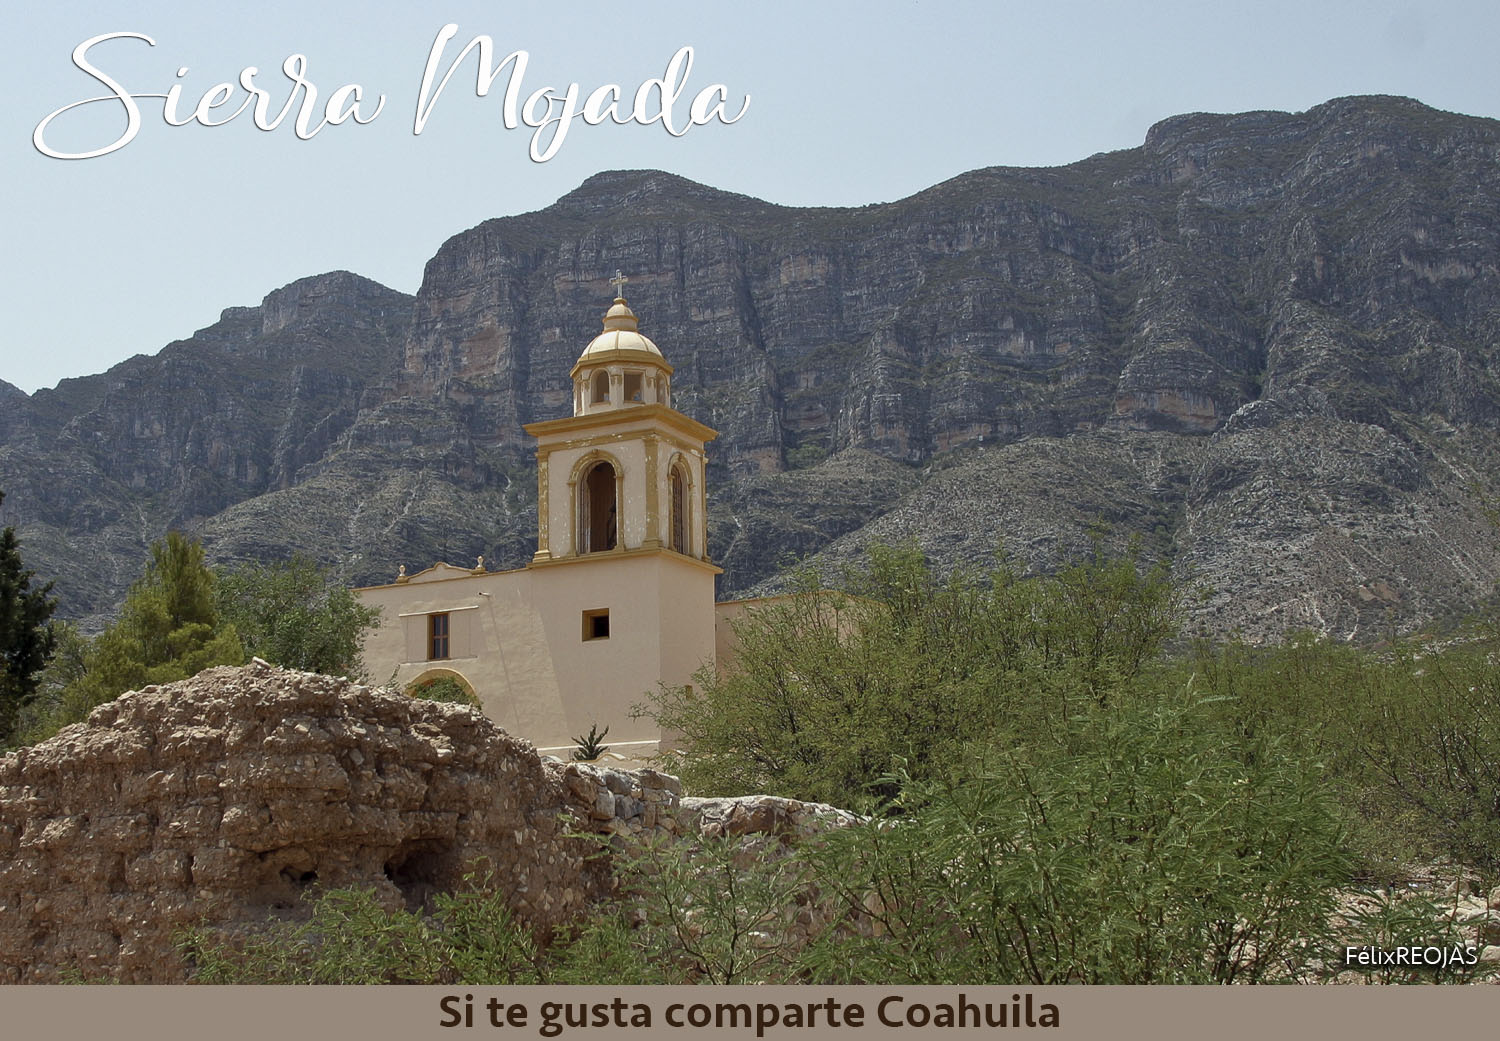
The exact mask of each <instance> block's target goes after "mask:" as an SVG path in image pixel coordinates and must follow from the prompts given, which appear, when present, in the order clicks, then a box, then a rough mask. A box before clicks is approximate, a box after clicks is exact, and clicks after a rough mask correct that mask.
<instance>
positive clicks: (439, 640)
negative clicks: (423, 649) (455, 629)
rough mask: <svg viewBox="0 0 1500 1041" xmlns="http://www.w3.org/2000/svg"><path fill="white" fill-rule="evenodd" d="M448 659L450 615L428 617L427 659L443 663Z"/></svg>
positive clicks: (445, 613)
mask: <svg viewBox="0 0 1500 1041" xmlns="http://www.w3.org/2000/svg"><path fill="white" fill-rule="evenodd" d="M447 657H448V614H447V612H443V613H442V614H430V615H428V616H427V658H428V660H429V661H442V660H444V659H446V658H447Z"/></svg>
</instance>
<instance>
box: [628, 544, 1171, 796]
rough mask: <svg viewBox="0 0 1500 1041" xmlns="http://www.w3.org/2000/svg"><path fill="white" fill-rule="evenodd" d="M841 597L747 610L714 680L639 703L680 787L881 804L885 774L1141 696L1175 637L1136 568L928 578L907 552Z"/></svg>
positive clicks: (1108, 563) (1167, 601)
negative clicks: (670, 744) (662, 739)
mask: <svg viewBox="0 0 1500 1041" xmlns="http://www.w3.org/2000/svg"><path fill="white" fill-rule="evenodd" d="M845 584H846V586H847V587H848V589H849V593H847V594H846V593H841V592H834V591H830V590H825V589H820V588H818V587H817V586H816V584H815V583H814V582H812V581H811V580H809V582H808V584H807V585H806V586H805V587H804V588H803V589H802V590H801V591H800V592H798V593H797V594H795V595H793V596H790V597H786V598H782V599H780V600H777V601H773V602H771V603H770V604H767V605H762V606H759V607H756V608H754V609H753V610H752V611H751V612H750V613H749V614H747V615H746V616H745V617H744V618H743V619H742V620H741V621H740V622H739V623H738V624H737V625H735V627H734V633H735V638H736V648H735V654H734V658H733V663H732V665H731V666H730V667H729V668H727V669H725V670H724V671H723V672H717V673H716V672H711V671H710V672H705V673H702V674H700V675H699V676H698V677H697V680H698V682H697V683H696V684H695V685H694V686H692V687H685V688H664V689H662V690H660V691H658V692H656V693H655V694H654V695H653V696H652V700H653V704H652V706H651V711H652V714H653V715H654V717H655V718H656V720H657V721H658V722H659V723H660V724H661V725H662V727H663V728H664V729H666V730H669V731H676V732H677V733H680V734H682V735H683V736H684V738H685V740H686V742H687V744H688V746H689V747H690V749H691V751H690V754H688V755H687V756H685V757H684V758H683V759H682V761H681V762H680V763H677V764H674V768H675V769H679V770H680V771H681V772H682V776H683V780H684V781H685V782H686V783H687V784H688V785H689V787H691V788H693V789H694V790H695V791H698V792H702V793H703V794H726V795H727V794H734V793H737V792H746V791H769V792H774V793H775V794H777V795H784V796H790V797H792V798H797V799H806V800H810V801H815V802H831V803H835V804H837V805H840V806H851V805H855V804H857V803H858V802H859V800H860V799H861V798H864V797H868V796H870V795H875V796H879V797H889V796H891V795H893V794H894V791H893V790H892V789H891V787H890V781H889V776H890V770H891V764H892V763H893V761H895V760H897V759H899V760H901V761H902V762H904V763H905V764H906V769H907V772H908V773H909V774H910V775H911V776H912V777H914V778H916V779H919V780H921V779H927V778H929V777H937V776H941V775H943V774H945V773H947V772H949V771H950V770H951V769H952V767H953V764H954V763H956V762H958V761H959V759H960V758H961V757H962V755H963V754H964V752H965V751H966V749H967V748H969V747H970V746H972V745H974V744H976V743H991V742H998V743H1000V744H1015V743H1017V742H1019V741H1023V740H1029V739H1032V738H1034V737H1035V736H1037V735H1038V734H1044V733H1046V732H1047V731H1048V730H1050V729H1051V728H1053V727H1055V726H1057V725H1058V724H1059V722H1060V721H1064V720H1066V719H1067V718H1069V716H1070V715H1071V714H1074V713H1077V712H1080V711H1083V710H1084V709H1085V708H1087V707H1088V706H1090V705H1095V704H1100V705H1102V704H1104V703H1106V702H1108V701H1109V700H1110V699H1111V698H1113V697H1116V696H1118V695H1120V694H1121V693H1122V692H1123V691H1125V690H1128V689H1129V688H1130V687H1131V686H1132V685H1136V684H1138V683H1139V682H1140V681H1141V678H1142V676H1143V674H1144V672H1145V670H1146V668H1147V666H1148V665H1149V664H1150V663H1151V662H1153V661H1155V660H1156V659H1157V658H1158V657H1159V655H1160V652H1161V649H1162V647H1163V645H1164V644H1165V643H1166V641H1167V640H1168V639H1169V638H1170V637H1171V635H1172V634H1173V633H1174V632H1175V625H1174V617H1175V609H1176V597H1175V594H1174V593H1173V591H1172V588H1171V586H1170V584H1169V583H1168V582H1167V579H1166V575H1165V573H1164V572H1163V571H1162V570H1161V569H1154V570H1148V571H1145V572H1144V573H1143V572H1142V571H1141V569H1140V568H1139V567H1138V566H1137V561H1136V560H1135V558H1134V556H1126V557H1122V558H1119V559H1108V558H1105V557H1103V556H1102V555H1100V554H1098V553H1097V552H1096V554H1095V555H1094V556H1093V557H1092V558H1091V559H1090V560H1089V561H1087V562H1085V563H1082V564H1078V565H1076V566H1073V567H1070V568H1068V569H1066V570H1064V571H1063V572H1061V573H1060V574H1059V575H1057V576H1056V577H1034V578H1023V577H1021V576H1019V575H1018V574H1017V573H1016V572H1015V571H1014V570H1013V569H1012V568H1011V567H1010V566H1009V564H1008V563H1007V562H1005V561H1004V560H1002V561H1001V562H1000V563H999V564H998V565H997V566H996V567H995V568H994V569H993V570H991V571H990V572H989V573H987V574H985V573H977V572H968V571H963V570H956V571H954V572H953V573H951V574H950V575H948V576H947V577H946V578H938V577H937V576H936V575H934V574H933V573H932V570H931V569H930V567H929V566H928V564H927V561H926V559H925V558H924V557H923V555H922V553H921V551H920V550H918V549H917V548H916V547H915V546H904V547H889V546H878V545H877V546H874V547H872V548H871V550H870V553H869V557H868V559H867V561H866V563H865V567H864V568H863V569H862V570H861V571H859V572H858V573H853V574H850V575H848V576H846V579H845ZM851 594H852V595H851Z"/></svg>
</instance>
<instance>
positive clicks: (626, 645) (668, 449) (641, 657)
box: [358, 277, 745, 757]
mask: <svg viewBox="0 0 1500 1041" xmlns="http://www.w3.org/2000/svg"><path fill="white" fill-rule="evenodd" d="M624 281H625V280H624V279H623V278H619V277H617V278H616V279H615V284H616V286H617V288H618V287H621V286H623V283H624ZM572 378H573V414H572V415H571V416H568V417H565V418H562V419H552V420H546V421H544V422H539V423H530V424H528V425H527V426H526V432H527V433H528V434H530V435H531V436H532V437H534V438H536V441H537V549H536V553H535V554H534V555H533V556H532V558H531V561H530V563H528V564H527V565H526V566H525V567H524V568H521V569H519V570H515V571H501V572H491V571H487V570H485V568H484V558H483V557H481V558H479V561H478V564H477V566H475V567H474V568H472V569H470V568H463V567H454V566H452V565H450V564H445V563H439V564H436V565H434V566H433V567H431V568H428V569H427V570H425V571H422V572H420V573H418V574H414V575H407V574H406V569H405V567H404V566H403V567H402V569H401V574H400V575H398V576H397V578H396V580H395V581H394V582H392V583H390V584H389V585H382V586H372V587H368V588H365V589H361V590H359V591H358V593H359V596H360V599H361V600H362V601H363V602H364V603H365V604H367V605H370V606H374V607H379V608H381V620H380V625H379V627H378V628H377V629H374V630H372V631H371V632H370V633H369V635H368V636H367V638H366V641H365V647H364V660H365V666H366V668H367V670H368V671H369V674H370V676H371V677H372V678H373V679H375V680H376V681H377V682H384V681H386V680H387V679H388V678H389V677H391V676H393V675H394V681H393V682H394V683H395V684H396V685H397V686H399V687H402V688H406V687H408V686H410V685H411V684H413V683H419V682H423V681H425V680H428V679H434V678H439V677H448V678H451V679H455V680H457V681H458V682H460V683H461V684H462V685H463V686H464V687H466V688H468V689H469V690H470V691H472V692H473V694H474V695H476V696H477V698H478V700H479V702H480V705H481V706H482V707H483V709H484V712H485V714H486V715H488V716H489V717H490V718H491V719H492V720H494V721H495V722H496V723H498V724H500V725H501V726H502V727H504V728H505V729H506V730H508V731H510V732H511V733H513V734H516V735H517V736H520V737H524V738H527V739H528V740H530V741H531V742H532V743H533V744H535V745H536V746H537V747H538V748H539V749H540V750H542V751H544V752H554V753H556V754H560V755H563V756H564V757H566V756H567V755H569V754H571V752H572V749H573V747H574V745H575V744H576V741H575V740H574V739H575V738H576V737H578V736H580V735H584V734H587V733H588V732H589V729H590V727H595V726H597V728H598V729H599V730H600V731H602V730H604V728H605V727H608V728H609V735H608V738H607V742H608V744H609V746H610V747H611V749H613V750H614V751H616V752H619V753H622V754H624V755H627V756H631V757H637V756H645V755H650V754H652V753H654V752H655V751H656V749H657V746H658V742H659V740H660V738H661V734H660V733H659V732H658V730H657V727H656V725H655V724H654V723H653V722H652V721H651V720H650V719H648V718H632V716H631V708H632V706H633V705H636V704H638V703H640V702H642V701H644V699H645V695H646V694H647V693H648V692H650V691H654V690H655V689H656V688H657V687H658V685H659V684H662V683H666V684H672V685H677V686H681V685H684V684H688V683H692V682H693V674H694V673H695V672H697V671H698V670H699V669H700V668H702V667H703V666H705V665H712V664H713V663H714V661H715V657H716V647H715V640H716V636H717V637H718V638H720V639H724V638H727V635H728V624H727V622H728V619H729V618H730V617H731V616H733V615H736V614H738V613H739V611H740V610H742V609H743V607H744V606H745V605H744V603H743V602H738V603H735V604H724V605H717V606H716V605H715V603H714V576H715V575H717V574H719V573H720V569H719V568H717V567H715V566H714V564H713V562H712V561H710V560H709V556H708V537H707V531H706V520H707V506H706V499H705V495H704V484H703V482H704V472H705V464H706V461H707V456H706V453H705V450H704V446H705V445H706V444H707V443H708V442H709V441H711V440H713V438H714V437H715V436H716V433H715V431H713V430H712V429H710V428H709V427H706V426H704V425H703V424H702V423H699V422H697V421H696V420H693V419H690V418H689V417H687V416H685V415H683V414H682V413H681V412H678V411H677V410H676V409H674V408H673V407H672V366H671V365H669V364H668V363H667V360H666V358H664V357H663V356H662V353H661V351H660V350H659V349H658V348H657V346H656V344H654V343H652V342H651V340H649V339H648V338H647V337H645V336H643V335H642V334H641V333H640V331H639V330H638V328H637V320H636V316H635V314H634V313H633V312H632V311H631V310H630V307H629V306H628V305H627V304H626V303H625V299H624V297H623V296H618V297H617V298H616V299H615V301H614V305H613V306H612V307H610V309H609V310H608V311H607V312H606V313H605V315H604V329H603V331H602V332H601V333H600V334H599V335H598V336H596V337H594V339H593V340H592V341H591V342H590V343H589V345H588V346H587V347H585V348H584V350H583V353H582V354H580V355H579V357H578V361H577V363H576V364H575V365H574V366H573V370H572Z"/></svg>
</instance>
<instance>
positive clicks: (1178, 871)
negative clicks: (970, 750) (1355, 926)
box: [810, 695, 1349, 984]
mask: <svg viewBox="0 0 1500 1041" xmlns="http://www.w3.org/2000/svg"><path fill="white" fill-rule="evenodd" d="M1224 739H1225V734H1224V732H1223V730H1222V729H1221V728H1220V727H1219V726H1218V724H1217V721H1216V720H1215V719H1214V715H1213V712H1212V711H1211V708H1210V706H1207V705H1205V704H1204V703H1203V702H1202V701H1201V700H1197V699H1195V698H1193V697H1191V696H1189V695H1177V696H1168V697H1149V698H1142V699H1140V700H1138V701H1134V702H1132V703H1128V704H1120V705H1110V706H1101V707H1097V708H1095V709H1092V710H1090V711H1088V712H1086V713H1082V714H1080V715H1078V716H1076V717H1075V718H1074V719H1072V720H1071V721H1070V722H1069V724H1068V725H1067V727H1066V728H1064V729H1063V730H1062V731H1061V733H1060V734H1059V740H1058V741H1057V743H1055V744H1048V743H1042V744H1039V745H1036V746H1033V747H1029V748H1018V749H1010V750H1001V751H999V752H998V753H995V754H993V755H991V756H989V757H987V758H986V759H984V760H983V761H981V762H977V763H976V764H975V765H974V767H973V768H972V769H971V770H970V771H968V775H967V777H966V778H965V779H964V780H962V781H959V782H942V781H932V780H929V781H925V782H917V781H915V780H913V779H910V778H902V779H901V784H902V796H901V799H900V802H899V804H898V807H897V809H898V810H899V811H900V815H899V816H897V817H895V818H892V819H876V820H874V821H872V822H871V823H870V824H868V825H867V826H865V827H864V828H862V829H860V830H858V831H855V832H853V833H850V834H847V835H836V836H834V837H832V838H831V839H830V840H829V841H828V842H827V843H825V844H824V845H823V846H822V847H821V849H820V851H818V852H816V853H815V854H814V855H815V856H817V857H819V858H820V862H819V864H818V867H817V869H816V873H815V874H816V878H817V879H818V881H819V884H820V885H822V886H824V887H828V888H829V889H831V890H835V891H837V892H839V893H840V894H841V895H842V897H843V899H844V900H845V901H846V903H847V905H848V907H849V908H850V909H851V922H852V921H853V920H855V919H857V918H858V916H860V915H863V914H867V913H873V914H874V916H875V918H876V920H877V921H878V923H879V927H880V928H879V935H877V936H874V937H855V936H850V935H843V934H839V933H832V934H830V937H831V938H830V939H829V940H828V941H826V942H824V943H822V944H820V945H819V946H818V948H816V949H815V950H814V951H813V952H811V954H810V959H811V961H812V963H813V965H814V969H813V972H814V976H815V978H817V979H821V980H824V981H826V982H836V983H864V982H879V983H887V984H893V983H943V984H959V983H964V984H978V983H997V984H998V983H1013V982H1015V981H1017V980H1028V981H1030V982H1032V983H1036V984H1053V983H1079V982H1087V983H1195V982H1220V983H1229V982H1259V981H1263V980H1267V979H1269V978H1271V977H1272V976H1273V974H1274V972H1275V971H1276V970H1277V969H1278V968H1279V967H1282V966H1284V965H1286V964H1287V963H1296V962H1298V961H1300V960H1303V959H1305V958H1307V957H1309V956H1310V955H1311V954H1312V953H1313V952H1317V953H1320V954H1321V953H1324V952H1326V950H1327V949H1328V943H1329V941H1328V940H1327V936H1328V931H1327V925H1326V922H1327V919H1328V915H1329V912H1330V910H1331V909H1332V905H1333V888H1334V887H1335V886H1336V885H1337V884H1339V883H1340V882H1341V881H1343V880H1344V879H1345V878H1346V877H1347V872H1348V867H1349V861H1348V857H1347V854H1346V853H1345V851H1344V831H1343V828H1342V826H1341V823H1340V820H1339V814H1338V812H1337V808H1336V806H1335V805H1334V803H1333V800H1332V799H1331V798H1330V797H1329V796H1328V794H1327V792H1326V789H1325V787H1324V785H1323V783H1322V779H1321V777H1320V775H1319V772H1318V770H1317V768H1316V767H1315V766H1314V765H1313V764H1309V763H1306V762H1304V761H1301V760H1298V759H1296V758H1294V757H1291V756H1289V755H1287V754H1286V753H1285V752H1284V751H1283V750H1282V749H1281V748H1280V747H1279V746H1278V745H1277V744H1276V743H1275V742H1273V741H1266V742H1262V743H1261V744H1260V746H1259V747H1258V749H1257V754H1256V755H1255V756H1254V757H1252V759H1251V761H1249V762H1247V761H1246V757H1243V756H1241V755H1237V754H1235V750H1232V749H1229V748H1226V743H1225V740H1224Z"/></svg>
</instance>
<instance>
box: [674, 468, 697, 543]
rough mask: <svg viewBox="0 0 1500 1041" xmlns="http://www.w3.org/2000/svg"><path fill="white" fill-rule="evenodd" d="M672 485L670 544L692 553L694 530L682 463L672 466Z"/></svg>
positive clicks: (686, 480)
mask: <svg viewBox="0 0 1500 1041" xmlns="http://www.w3.org/2000/svg"><path fill="white" fill-rule="evenodd" d="M670 485H671V493H672V494H671V504H672V505H671V512H670V531H669V534H668V540H669V541H668V544H669V545H670V546H671V547H672V548H673V549H675V550H676V551H677V552H678V553H691V552H692V541H691V538H692V530H691V528H690V527H689V515H688V479H687V474H686V473H685V472H684V470H683V467H682V465H681V464H680V463H679V464H677V465H674V466H673V467H672V472H671V477H670Z"/></svg>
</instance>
